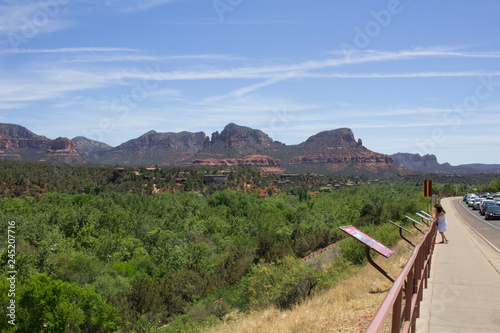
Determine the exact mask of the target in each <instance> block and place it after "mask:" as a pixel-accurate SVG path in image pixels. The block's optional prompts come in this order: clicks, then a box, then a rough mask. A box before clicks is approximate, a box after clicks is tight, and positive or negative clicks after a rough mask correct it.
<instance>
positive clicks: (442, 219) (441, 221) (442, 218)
mask: <svg viewBox="0 0 500 333" xmlns="http://www.w3.org/2000/svg"><path fill="white" fill-rule="evenodd" d="M434 221H437V223H438V231H439V233H440V234H441V241H440V242H439V243H440V244H448V239H447V238H446V236H445V235H444V232H445V231H446V212H445V211H444V209H443V207H442V206H441V205H437V206H436V217H435V218H434Z"/></svg>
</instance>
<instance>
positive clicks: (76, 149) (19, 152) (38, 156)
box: [0, 123, 407, 174]
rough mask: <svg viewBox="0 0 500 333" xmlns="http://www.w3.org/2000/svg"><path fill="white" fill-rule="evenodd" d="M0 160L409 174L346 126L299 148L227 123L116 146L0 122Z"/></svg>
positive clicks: (155, 134)
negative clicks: (216, 129) (42, 133)
mask: <svg viewBox="0 0 500 333" xmlns="http://www.w3.org/2000/svg"><path fill="white" fill-rule="evenodd" d="M0 158H8V159H23V160H32V161H57V162H66V163H86V162H88V163H97V164H108V165H115V164H121V165H164V166H175V165H177V166H179V165H184V166H212V167H213V166H222V167H254V168H259V169H261V170H263V171H266V172H293V173H302V172H315V173H320V174H328V173H340V174H398V173H404V172H406V171H407V170H406V169H404V168H402V167H401V166H399V165H396V164H394V163H393V161H392V159H391V158H390V157H389V156H387V155H383V154H379V153H374V152H372V151H370V150H368V149H367V148H365V147H364V146H363V144H362V142H361V140H360V139H358V140H356V139H355V138H354V134H353V133H352V131H351V130H350V129H348V128H341V129H336V130H332V131H324V132H321V133H318V134H316V135H313V136H311V137H310V138H309V139H307V140H306V141H305V142H303V143H300V144H298V145H285V144H282V143H280V142H277V141H273V139H272V138H270V137H269V136H268V135H267V134H265V133H264V132H262V131H260V130H257V129H252V128H249V127H244V126H239V125H236V124H233V123H231V124H228V125H227V126H226V127H225V128H224V129H223V130H222V132H220V133H219V132H214V133H213V134H212V135H211V137H208V136H206V135H205V133H203V132H197V133H191V132H180V133H158V132H156V131H150V132H147V133H145V134H144V135H142V136H140V137H138V138H136V139H132V140H129V141H127V142H125V143H123V144H121V145H119V146H117V147H111V146H108V145H106V144H104V143H101V142H97V141H93V140H89V139H86V138H83V137H77V138H74V139H73V140H68V139H67V138H57V139H55V140H51V139H48V138H46V137H44V136H39V135H36V134H34V133H33V132H31V131H29V130H28V129H26V128H24V127H22V126H18V125H11V124H0Z"/></svg>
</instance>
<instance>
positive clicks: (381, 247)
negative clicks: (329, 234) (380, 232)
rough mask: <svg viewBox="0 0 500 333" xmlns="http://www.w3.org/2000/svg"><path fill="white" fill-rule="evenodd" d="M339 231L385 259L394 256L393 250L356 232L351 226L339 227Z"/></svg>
mask: <svg viewBox="0 0 500 333" xmlns="http://www.w3.org/2000/svg"><path fill="white" fill-rule="evenodd" d="M339 229H340V230H342V231H343V232H345V233H348V234H349V235H351V236H352V237H354V238H356V239H357V240H358V241H360V242H361V243H363V244H365V245H368V246H369V247H370V248H372V249H373V250H375V251H377V252H378V253H380V254H381V255H383V256H384V257H386V258H389V257H390V256H391V255H393V254H394V251H393V250H391V249H390V248H388V247H387V246H385V245H384V244H382V243H379V242H377V241H376V240H375V239H373V238H371V237H370V236H368V235H367V234H365V233H364V232H362V231H361V230H358V229H357V228H356V227H354V226H352V225H348V226H346V227H339Z"/></svg>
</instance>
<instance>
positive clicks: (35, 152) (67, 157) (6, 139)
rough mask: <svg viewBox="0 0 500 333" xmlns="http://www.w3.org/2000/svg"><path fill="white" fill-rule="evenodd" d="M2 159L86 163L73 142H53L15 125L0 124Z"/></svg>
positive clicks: (0, 156) (62, 139)
mask: <svg viewBox="0 0 500 333" xmlns="http://www.w3.org/2000/svg"><path fill="white" fill-rule="evenodd" d="M0 158H4V159H17V160H21V159H22V160H26V161H47V162H62V163H85V159H84V158H83V157H82V156H81V155H80V154H79V153H78V152H77V151H76V148H75V145H74V143H73V142H72V141H71V140H69V139H67V138H57V139H55V140H51V139H48V138H46V137H45V136H40V135H36V134H35V133H33V132H31V131H29V130H28V129H26V128H25V127H22V126H19V125H14V124H0Z"/></svg>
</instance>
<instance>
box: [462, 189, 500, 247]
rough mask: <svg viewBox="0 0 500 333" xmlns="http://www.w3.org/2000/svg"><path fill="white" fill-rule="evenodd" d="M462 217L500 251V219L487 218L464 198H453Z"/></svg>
mask: <svg viewBox="0 0 500 333" xmlns="http://www.w3.org/2000/svg"><path fill="white" fill-rule="evenodd" d="M452 205H453V207H454V208H455V209H456V211H457V213H458V214H459V215H460V217H461V218H462V219H463V220H464V221H465V222H466V223H467V224H468V225H469V226H470V227H471V228H472V229H473V230H474V231H476V232H477V233H478V234H479V235H480V236H481V237H482V238H483V239H484V240H485V241H487V242H488V243H489V244H490V245H492V246H493V247H494V248H495V249H496V250H497V251H498V252H499V253H500V220H485V219H484V216H483V215H481V213H479V211H478V210H472V207H471V208H469V207H467V203H466V202H464V201H463V200H462V198H457V199H453V200H452Z"/></svg>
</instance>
